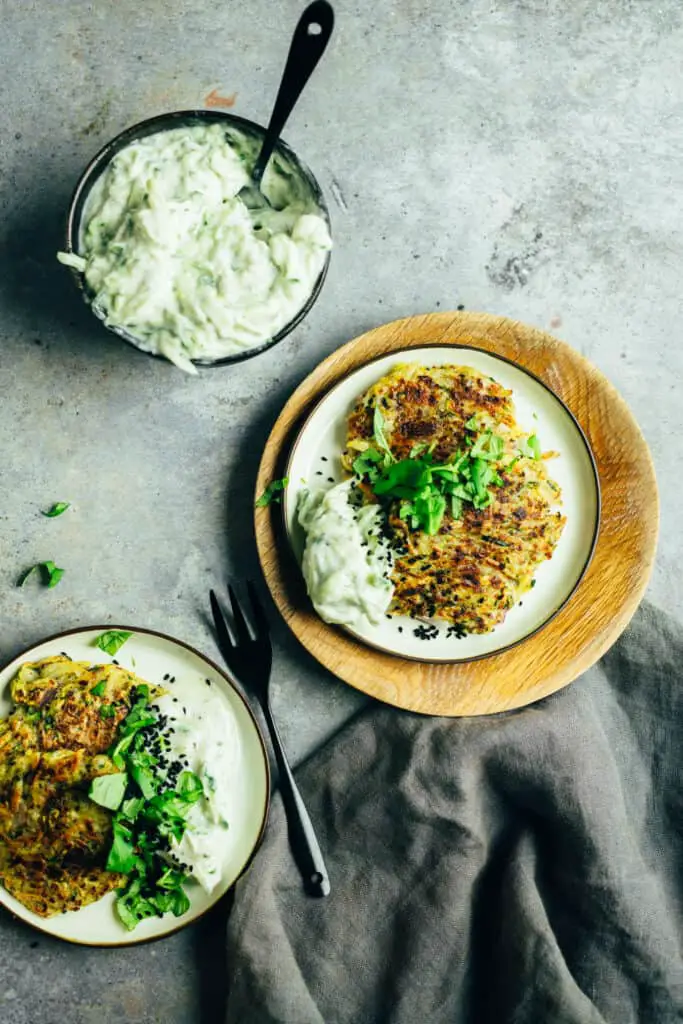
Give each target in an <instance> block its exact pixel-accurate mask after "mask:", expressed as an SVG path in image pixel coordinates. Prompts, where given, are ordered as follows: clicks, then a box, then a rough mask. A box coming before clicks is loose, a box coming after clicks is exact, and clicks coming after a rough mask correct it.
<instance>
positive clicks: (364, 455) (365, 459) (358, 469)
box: [353, 448, 383, 483]
mask: <svg viewBox="0 0 683 1024" xmlns="http://www.w3.org/2000/svg"><path fill="white" fill-rule="evenodd" d="M382 461H383V456H382V455H380V453H379V452H378V451H377V449H376V448H368V449H367V450H366V451H364V452H361V454H360V455H359V456H358V458H357V459H355V460H354V463H353V471H354V473H355V474H356V476H357V477H358V478H359V479H360V480H362V479H363V478H364V477H367V478H368V479H369V480H370V483H374V482H375V480H376V479H377V477H378V476H379V469H378V468H377V463H378V462H382Z"/></svg>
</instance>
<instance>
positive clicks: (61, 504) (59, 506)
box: [41, 501, 70, 519]
mask: <svg viewBox="0 0 683 1024" xmlns="http://www.w3.org/2000/svg"><path fill="white" fill-rule="evenodd" d="M68 508H70V503H69V502H68V501H56V502H55V503H54V504H53V505H51V506H50V508H48V509H41V512H42V514H43V515H44V516H47V518H48V519H56V518H57V516H61V514H62V512H66V510H67V509H68Z"/></svg>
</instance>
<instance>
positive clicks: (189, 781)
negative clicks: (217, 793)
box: [176, 772, 204, 804]
mask: <svg viewBox="0 0 683 1024" xmlns="http://www.w3.org/2000/svg"><path fill="white" fill-rule="evenodd" d="M176 789H177V790H178V793H179V794H180V796H181V797H182V798H183V800H185V801H186V802H187V803H188V804H194V803H196V802H197V800H200V799H201V798H202V797H203V796H204V786H203V785H202V780H201V779H200V778H199V776H198V775H195V773H194V772H182V773H181V775H180V778H179V779H178V785H177V786H176Z"/></svg>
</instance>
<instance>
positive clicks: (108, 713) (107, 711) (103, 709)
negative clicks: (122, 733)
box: [100, 704, 116, 718]
mask: <svg viewBox="0 0 683 1024" xmlns="http://www.w3.org/2000/svg"><path fill="white" fill-rule="evenodd" d="M100 716H101V717H102V718H114V717H115V716H116V708H115V707H114V705H113V704H102V705H101V706H100Z"/></svg>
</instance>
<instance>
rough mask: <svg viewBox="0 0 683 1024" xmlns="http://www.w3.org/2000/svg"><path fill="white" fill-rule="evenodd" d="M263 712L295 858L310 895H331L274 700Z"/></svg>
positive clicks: (325, 870) (321, 856)
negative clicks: (278, 773) (273, 704)
mask: <svg viewBox="0 0 683 1024" xmlns="http://www.w3.org/2000/svg"><path fill="white" fill-rule="evenodd" d="M263 711H264V715H265V719H266V722H267V724H268V729H269V730H270V738H271V740H272V743H273V750H274V751H275V760H276V761H277V766H278V770H279V772H280V792H281V793H282V802H283V803H284V805H285V811H286V812H287V827H288V832H289V843H290V846H291V850H292V854H293V856H294V860H295V861H296V864H297V867H298V868H299V871H300V872H301V877H302V879H303V882H304V889H305V890H306V892H307V893H308V895H309V896H329V894H330V879H329V876H328V874H327V868H326V867H325V861H324V860H323V855H322V852H321V850H320V846H319V845H318V840H317V839H316V835H315V831H314V829H313V823H312V822H311V819H310V817H309V815H308V811H307V810H306V805H305V804H304V801H303V798H302V796H301V793H300V792H299V788H298V786H297V784H296V782H295V781H294V776H293V775H292V770H291V768H290V767H289V762H288V761H287V755H286V754H285V751H284V747H283V746H282V740H281V739H280V734H279V732H278V728H277V726H276V724H275V720H274V718H273V716H272V714H271V711H270V703H269V701H268V700H267V699H266V700H265V701H264V702H263Z"/></svg>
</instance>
